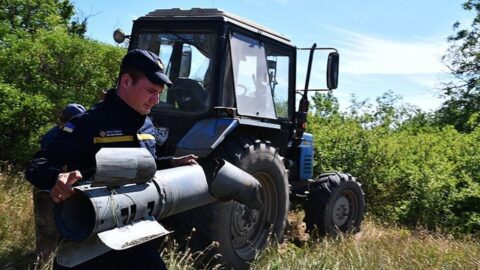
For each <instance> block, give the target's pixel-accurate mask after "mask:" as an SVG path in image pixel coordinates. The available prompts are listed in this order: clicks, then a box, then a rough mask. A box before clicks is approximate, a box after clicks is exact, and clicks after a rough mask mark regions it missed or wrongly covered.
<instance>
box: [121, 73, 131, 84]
mask: <svg viewBox="0 0 480 270" xmlns="http://www.w3.org/2000/svg"><path fill="white" fill-rule="evenodd" d="M120 84H121V85H122V86H124V87H128V86H130V85H132V77H130V75H129V74H127V73H123V74H122V77H120Z"/></svg>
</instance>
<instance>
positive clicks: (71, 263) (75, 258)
mask: <svg viewBox="0 0 480 270" xmlns="http://www.w3.org/2000/svg"><path fill="white" fill-rule="evenodd" d="M108 251H110V248H109V247H107V246H106V245H105V244H103V243H102V241H100V239H99V238H98V237H97V236H96V235H95V236H92V237H90V238H88V239H87V240H85V241H83V242H73V241H70V240H66V239H63V240H62V241H61V242H60V244H59V245H58V248H57V256H56V260H57V263H58V264H60V265H61V266H65V267H75V266H77V265H79V264H81V263H84V262H86V261H89V260H91V259H93V258H95V257H98V256H100V255H102V254H105V253H107V252H108Z"/></svg>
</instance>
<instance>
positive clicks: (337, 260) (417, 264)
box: [252, 219, 480, 269]
mask: <svg viewBox="0 0 480 270" xmlns="http://www.w3.org/2000/svg"><path fill="white" fill-rule="evenodd" d="M252 269H480V245H479V242H478V241H476V240H474V239H469V238H468V237H464V238H463V239H454V238H453V237H450V236H448V235H441V234H433V233H431V232H427V231H425V230H421V229H418V230H413V231H412V230H407V229H403V228H399V227H396V226H392V225H390V226H388V227H385V226H382V225H380V224H379V223H378V222H375V221H373V220H372V219H367V221H365V222H364V223H363V225H362V231H361V232H360V233H358V234H356V235H348V236H343V237H340V238H339V239H322V240H309V241H308V242H307V243H306V244H305V245H303V246H302V247H299V246H296V245H293V244H292V243H291V242H285V243H283V244H280V245H276V246H269V247H268V248H267V249H265V251H263V252H262V253H261V254H260V255H259V257H258V259H257V260H256V261H255V262H254V263H253V265H252Z"/></svg>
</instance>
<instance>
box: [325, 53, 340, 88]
mask: <svg viewBox="0 0 480 270" xmlns="http://www.w3.org/2000/svg"><path fill="white" fill-rule="evenodd" d="M339 62H340V55H339V54H338V53H337V52H331V53H329V54H328V62H327V88H328V89H330V90H333V89H336V88H337V86H338V66H339Z"/></svg>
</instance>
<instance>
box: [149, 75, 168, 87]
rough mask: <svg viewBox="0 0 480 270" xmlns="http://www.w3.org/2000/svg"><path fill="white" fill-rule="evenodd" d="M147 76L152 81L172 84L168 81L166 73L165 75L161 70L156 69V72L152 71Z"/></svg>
mask: <svg viewBox="0 0 480 270" xmlns="http://www.w3.org/2000/svg"><path fill="white" fill-rule="evenodd" d="M147 77H148V76H147ZM148 78H149V79H150V80H151V81H152V82H154V83H158V84H166V85H167V86H168V87H170V86H172V82H171V81H170V79H169V78H168V77H167V75H165V73H163V72H161V71H157V72H155V73H153V74H152V75H151V76H150V77H148Z"/></svg>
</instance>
